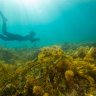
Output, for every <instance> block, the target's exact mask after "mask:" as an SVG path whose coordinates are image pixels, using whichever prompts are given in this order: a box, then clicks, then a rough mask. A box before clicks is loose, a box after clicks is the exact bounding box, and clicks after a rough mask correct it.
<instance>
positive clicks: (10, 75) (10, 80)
mask: <svg viewBox="0 0 96 96" xmlns="http://www.w3.org/2000/svg"><path fill="white" fill-rule="evenodd" d="M59 46H60V45H59ZM59 46H52V47H44V48H39V49H36V50H35V49H34V52H33V51H31V49H29V51H28V49H20V50H19V49H18V50H13V49H12V50H13V51H12V52H13V53H14V54H16V56H17V57H18V59H17V62H16V59H15V58H14V56H15V55H14V56H12V58H13V61H14V62H16V63H12V64H9V62H8V63H7V61H6V59H1V61H0V77H1V78H0V96H95V95H96V48H95V47H89V46H79V47H78V48H76V49H71V48H72V47H71V48H70V49H66V50H63V48H62V47H59ZM61 48H62V49H61ZM2 50H3V52H4V51H5V50H6V51H10V50H11V49H10V50H9V49H6V48H5V49H2ZM23 51H24V52H23ZM3 52H1V53H2V54H3ZM20 52H21V55H20ZM26 52H27V55H26ZM30 52H31V53H30ZM8 54H9V53H8ZM28 56H29V57H28ZM31 56H32V59H31ZM1 57H2V55H1ZM10 60H11V59H9V61H10Z"/></svg>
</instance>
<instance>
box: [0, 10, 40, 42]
mask: <svg viewBox="0 0 96 96" xmlns="http://www.w3.org/2000/svg"><path fill="white" fill-rule="evenodd" d="M0 15H1V17H2V20H3V26H2V32H3V34H4V35H5V36H4V35H2V34H0V38H1V39H3V40H5V41H13V40H18V41H27V40H29V41H30V42H35V41H39V40H40V39H39V38H34V36H35V32H33V31H31V32H30V33H29V34H28V35H26V36H21V35H18V34H13V33H9V32H7V29H6V22H7V19H6V18H5V16H4V15H3V14H2V13H1V12H0Z"/></svg>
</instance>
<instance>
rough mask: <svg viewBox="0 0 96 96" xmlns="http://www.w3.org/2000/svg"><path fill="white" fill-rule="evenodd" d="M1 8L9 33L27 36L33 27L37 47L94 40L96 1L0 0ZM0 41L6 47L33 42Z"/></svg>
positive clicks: (0, 20)
mask: <svg viewBox="0 0 96 96" xmlns="http://www.w3.org/2000/svg"><path fill="white" fill-rule="evenodd" d="M0 11H1V12H2V13H3V14H4V15H5V17H6V18H7V20H8V21H7V30H8V32H11V33H17V34H20V35H26V34H28V33H29V32H30V31H31V30H32V31H34V32H35V33H36V37H39V38H40V39H41V40H40V41H39V42H35V45H37V46H45V45H53V44H57V43H62V42H85V41H94V40H96V38H95V35H96V12H95V11H96V1H95V0H82V1H80V0H78V1H76V0H56V1H53V0H47V1H44V0H28V1H26V0H21V1H19V0H14V1H13V0H10V1H8V0H0ZM0 26H2V19H1V18H0ZM1 28H2V27H0V30H1ZM0 33H2V31H0ZM0 41H1V42H0V45H1V46H6V47H24V46H29V47H30V46H32V45H33V44H32V43H30V42H18V41H15V45H14V42H13V41H12V42H11V41H10V42H4V41H3V40H1V39H0Z"/></svg>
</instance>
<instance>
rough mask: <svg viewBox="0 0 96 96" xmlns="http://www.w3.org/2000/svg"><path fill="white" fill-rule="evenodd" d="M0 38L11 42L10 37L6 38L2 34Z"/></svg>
mask: <svg viewBox="0 0 96 96" xmlns="http://www.w3.org/2000/svg"><path fill="white" fill-rule="evenodd" d="M0 38H1V39H2V40H4V41H9V40H10V39H9V38H8V37H5V36H3V35H1V34H0Z"/></svg>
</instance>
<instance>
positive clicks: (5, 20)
mask: <svg viewBox="0 0 96 96" xmlns="http://www.w3.org/2000/svg"><path fill="white" fill-rule="evenodd" d="M0 15H1V17H2V20H3V25H2V32H3V34H4V35H7V27H6V22H7V19H6V18H5V16H4V15H3V14H2V13H1V12H0Z"/></svg>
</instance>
